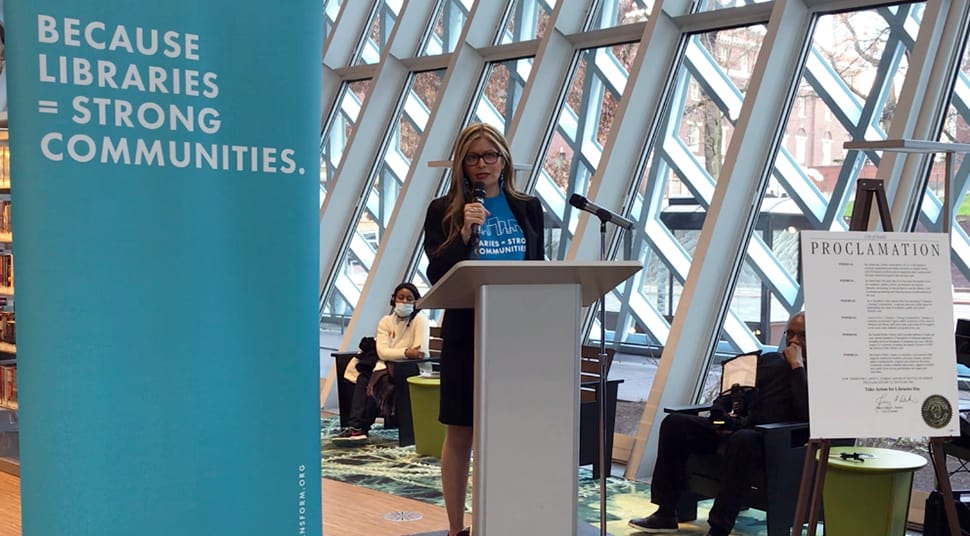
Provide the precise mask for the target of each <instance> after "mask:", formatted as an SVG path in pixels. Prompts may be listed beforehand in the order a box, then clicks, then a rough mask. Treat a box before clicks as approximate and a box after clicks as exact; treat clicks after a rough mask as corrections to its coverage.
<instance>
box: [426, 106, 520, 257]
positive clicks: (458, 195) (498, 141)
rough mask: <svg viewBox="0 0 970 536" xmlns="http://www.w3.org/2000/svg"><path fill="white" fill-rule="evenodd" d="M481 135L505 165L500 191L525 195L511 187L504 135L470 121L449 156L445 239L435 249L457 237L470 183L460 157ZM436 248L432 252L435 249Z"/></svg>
mask: <svg viewBox="0 0 970 536" xmlns="http://www.w3.org/2000/svg"><path fill="white" fill-rule="evenodd" d="M479 138H482V139H484V140H486V141H488V142H490V143H491V144H492V145H494V146H495V147H496V149H498V152H499V154H501V155H502V161H503V162H504V163H505V166H504V167H503V169H502V177H503V180H502V183H503V186H502V190H503V191H504V192H505V195H506V196H508V197H514V198H516V199H526V198H528V196H527V195H525V194H523V193H522V192H519V191H518V190H516V189H515V170H514V168H513V167H512V151H511V149H509V142H508V140H506V139H505V136H503V135H502V133H501V132H500V131H499V130H498V129H497V128H495V127H493V126H492V125H489V124H486V123H472V124H470V125H468V126H467V127H465V128H464V129H462V131H461V133H460V134H459V135H458V141H457V142H455V152H454V153H453V155H452V158H451V185H450V186H449V188H448V193H447V194H445V197H446V198H447V199H448V208H447V210H445V216H444V218H443V219H442V222H441V224H442V226H443V227H444V229H445V230H446V232H447V238H446V239H445V241H444V242H442V244H441V246H440V247H439V248H438V250H441V249H444V247H445V246H446V245H447V244H450V243H451V242H452V241H453V240H461V237H460V235H461V226H462V224H463V223H464V207H465V203H467V202H468V200H467V195H468V194H470V191H471V185H470V184H468V179H467V178H466V177H465V167H464V164H463V162H464V160H465V155H466V154H468V148H469V147H470V146H471V144H472V142H474V141H475V140H477V139H479ZM438 250H436V251H438Z"/></svg>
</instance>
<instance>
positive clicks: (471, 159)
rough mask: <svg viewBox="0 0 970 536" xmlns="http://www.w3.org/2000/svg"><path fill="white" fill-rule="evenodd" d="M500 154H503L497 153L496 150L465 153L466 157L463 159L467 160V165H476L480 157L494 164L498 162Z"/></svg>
mask: <svg viewBox="0 0 970 536" xmlns="http://www.w3.org/2000/svg"><path fill="white" fill-rule="evenodd" d="M500 156H502V153H496V152H495V151H489V152H487V153H482V154H477V153H468V154H466V155H465V158H463V159H462V161H463V162H465V165H466V166H474V165H475V164H477V163H478V160H479V159H481V160H484V161H485V163H486V164H494V163H495V162H498V159H499V157H500Z"/></svg>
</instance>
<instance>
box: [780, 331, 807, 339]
mask: <svg viewBox="0 0 970 536" xmlns="http://www.w3.org/2000/svg"><path fill="white" fill-rule="evenodd" d="M785 337H787V338H789V339H791V338H794V337H801V338H803V339H804V338H805V332H804V331H795V330H793V329H786V330H785Z"/></svg>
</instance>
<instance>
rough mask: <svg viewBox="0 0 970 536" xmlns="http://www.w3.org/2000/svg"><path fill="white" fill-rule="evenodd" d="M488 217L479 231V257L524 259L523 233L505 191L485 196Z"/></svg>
mask: <svg viewBox="0 0 970 536" xmlns="http://www.w3.org/2000/svg"><path fill="white" fill-rule="evenodd" d="M485 208H486V209H487V210H488V211H489V213H490V214H489V215H488V218H486V219H485V223H484V224H483V225H482V227H481V229H480V231H479V237H480V238H479V242H478V251H479V256H478V258H479V259H482V260H495V261H499V260H501V261H521V260H525V234H524V233H523V232H522V228H521V227H519V221H518V220H516V219H515V215H514V214H512V209H510V208H509V202H508V200H507V199H505V192H502V193H501V194H499V195H497V196H495V197H486V198H485Z"/></svg>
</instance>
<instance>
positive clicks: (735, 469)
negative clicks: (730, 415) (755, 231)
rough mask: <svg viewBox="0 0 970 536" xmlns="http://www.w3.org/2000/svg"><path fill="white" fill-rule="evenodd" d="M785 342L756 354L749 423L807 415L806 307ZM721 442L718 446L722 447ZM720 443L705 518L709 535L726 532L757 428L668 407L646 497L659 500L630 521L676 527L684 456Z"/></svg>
mask: <svg viewBox="0 0 970 536" xmlns="http://www.w3.org/2000/svg"><path fill="white" fill-rule="evenodd" d="M785 341H786V346H785V348H784V350H782V352H781V353H778V352H769V353H765V354H762V355H761V356H759V357H758V372H757V385H756V386H757V388H758V400H759V401H758V404H757V407H756V409H754V413H753V414H752V418H751V426H754V425H756V424H765V423H773V422H783V421H807V420H808V377H807V376H806V373H805V356H806V346H805V313H796V314H795V315H793V316H792V317H791V318H790V319H789V320H788V329H786V330H785ZM722 447H723V448H722ZM719 448H721V451H722V452H723V453H724V458H725V459H724V467H725V468H726V470H725V472H724V476H723V479H722V481H721V486H720V490H719V492H718V494H717V497H715V499H714V507H713V508H711V514H710V517H709V518H708V522H709V524H710V526H711V528H710V531H709V532H708V533H707V534H708V536H727V535H728V534H729V533H730V532H731V529H732V528H734V522H735V520H736V519H737V517H738V512H739V511H740V510H741V505H742V502H743V501H744V499H745V495H746V493H747V491H748V489H750V487H751V479H752V475H753V474H754V472H755V470H756V469H757V468H758V467H760V466H761V465H762V464H763V459H764V453H763V452H762V450H763V449H762V443H761V437H760V434H759V433H758V432H757V431H755V430H753V429H750V428H748V429H741V430H737V431H734V432H724V431H721V430H715V428H714V425H712V424H711V422H710V419H709V418H707V417H701V416H697V415H683V414H677V413H672V414H670V415H667V416H666V417H665V418H664V420H663V422H661V423H660V438H659V443H658V447H657V462H656V465H655V467H654V470H653V480H652V481H651V483H650V493H651V499H650V500H651V502H653V503H654V504H656V505H658V506H659V508H658V509H657V511H656V512H654V513H653V514H651V515H650V516H648V517H642V518H637V519H633V520H631V521H630V526H631V527H633V528H635V529H640V530H642V531H644V532H647V533H650V534H656V533H671V532H677V530H678V526H677V501H678V500H679V499H680V495H681V492H683V491H684V488H685V486H686V482H685V479H686V466H687V457H688V456H689V455H690V454H693V453H702V454H711V453H714V452H717V451H718V449H719Z"/></svg>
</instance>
